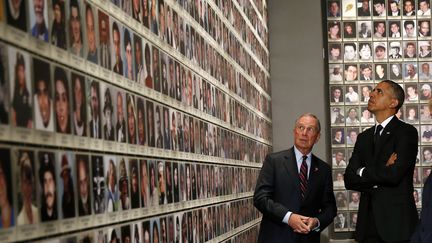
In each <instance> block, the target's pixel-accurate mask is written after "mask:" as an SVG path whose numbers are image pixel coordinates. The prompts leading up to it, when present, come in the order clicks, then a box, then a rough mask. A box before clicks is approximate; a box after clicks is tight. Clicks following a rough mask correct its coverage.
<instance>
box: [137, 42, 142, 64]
mask: <svg viewBox="0 0 432 243" xmlns="http://www.w3.org/2000/svg"><path fill="white" fill-rule="evenodd" d="M141 59H142V53H141V43H140V41H135V61H136V62H137V65H138V66H140V65H141Z"/></svg>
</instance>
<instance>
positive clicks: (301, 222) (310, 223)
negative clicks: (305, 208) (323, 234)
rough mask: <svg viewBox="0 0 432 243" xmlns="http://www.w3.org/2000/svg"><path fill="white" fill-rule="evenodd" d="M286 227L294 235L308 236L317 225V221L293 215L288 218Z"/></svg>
mask: <svg viewBox="0 0 432 243" xmlns="http://www.w3.org/2000/svg"><path fill="white" fill-rule="evenodd" d="M288 225H289V226H291V228H292V229H293V230H294V232H296V233H300V234H308V233H309V232H310V231H311V230H313V229H314V228H315V227H316V226H317V225H318V219H317V218H313V217H306V216H303V215H300V214H295V213H293V214H291V217H290V218H289V221H288Z"/></svg>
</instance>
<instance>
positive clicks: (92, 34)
mask: <svg viewBox="0 0 432 243" xmlns="http://www.w3.org/2000/svg"><path fill="white" fill-rule="evenodd" d="M85 18H86V33H87V60H88V61H90V62H92V63H95V64H98V50H97V47H96V43H97V41H96V25H95V17H94V13H93V8H92V6H91V5H90V4H89V3H86V6H85Z"/></svg>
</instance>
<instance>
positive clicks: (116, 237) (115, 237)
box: [107, 228, 121, 242]
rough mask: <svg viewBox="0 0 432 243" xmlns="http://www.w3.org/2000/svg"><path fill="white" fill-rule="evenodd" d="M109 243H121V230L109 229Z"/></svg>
mask: <svg viewBox="0 0 432 243" xmlns="http://www.w3.org/2000/svg"><path fill="white" fill-rule="evenodd" d="M107 231H108V233H107V236H108V242H121V241H120V228H108V230H107Z"/></svg>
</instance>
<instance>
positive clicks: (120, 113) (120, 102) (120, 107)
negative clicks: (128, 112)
mask: <svg viewBox="0 0 432 243" xmlns="http://www.w3.org/2000/svg"><path fill="white" fill-rule="evenodd" d="M117 121H118V122H119V123H120V124H122V123H123V98H122V95H121V94H120V93H118V94H117Z"/></svg>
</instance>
